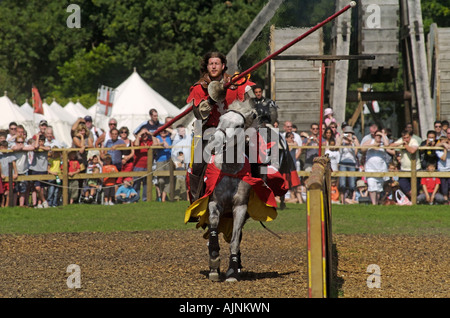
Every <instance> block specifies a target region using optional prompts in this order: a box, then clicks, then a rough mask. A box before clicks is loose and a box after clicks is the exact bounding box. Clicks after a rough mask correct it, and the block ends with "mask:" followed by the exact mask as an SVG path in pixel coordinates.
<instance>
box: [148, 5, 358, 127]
mask: <svg viewBox="0 0 450 318" xmlns="http://www.w3.org/2000/svg"><path fill="white" fill-rule="evenodd" d="M355 6H356V2H355V1H351V2H350V3H349V4H348V5H346V6H345V7H343V8H342V9H341V10H339V11H338V12H336V13H335V14H333V15H331V16H329V17H328V18H326V19H325V20H323V21H322V22H320V23H318V24H317V25H316V26H314V27H312V28H311V29H309V30H308V31H306V32H305V33H303V34H302V35H300V36H299V37H297V38H295V39H294V40H292V41H291V42H289V43H288V44H286V45H285V46H283V47H282V48H281V49H279V50H278V51H276V52H273V53H272V54H270V55H269V56H267V57H266V58H264V59H263V60H261V61H259V62H258V63H256V64H255V65H253V66H252V67H250V68H249V69H247V70H246V71H244V72H242V73H240V74H239V75H237V76H235V77H233V79H232V81H230V82H228V83H225V84H224V87H225V88H228V87H229V86H230V85H231V84H232V83H236V82H237V81H239V80H240V79H243V78H244V77H245V76H247V75H248V74H250V73H251V72H253V71H254V70H256V69H257V68H259V67H260V66H261V65H263V64H265V63H267V62H268V61H270V60H271V59H273V58H274V57H275V56H277V55H280V54H281V53H282V52H284V51H286V50H287V49H288V48H290V47H291V46H293V45H294V44H295V43H297V42H299V41H301V40H303V39H304V38H306V37H307V36H308V35H310V34H311V33H313V32H314V31H316V30H317V29H319V28H321V27H322V26H324V25H325V24H327V23H328V22H330V21H331V20H334V19H336V18H337V17H338V16H340V15H341V14H342V13H344V12H345V11H347V10H348V9H350V8H352V7H355ZM191 110H192V106H191V107H189V108H187V109H186V110H185V111H184V112H182V113H181V114H179V115H178V116H176V117H174V118H173V119H172V120H170V121H168V122H167V123H165V124H164V125H162V126H161V127H159V128H158V129H156V130H155V131H154V133H153V135H154V136H156V135H158V134H159V133H160V132H161V131H163V130H164V129H166V128H167V127H169V126H170V125H172V124H173V123H174V122H176V121H177V120H179V119H180V118H181V117H183V116H185V115H186V114H187V113H189V112H190V111H191ZM320 129H322V127H320Z"/></svg>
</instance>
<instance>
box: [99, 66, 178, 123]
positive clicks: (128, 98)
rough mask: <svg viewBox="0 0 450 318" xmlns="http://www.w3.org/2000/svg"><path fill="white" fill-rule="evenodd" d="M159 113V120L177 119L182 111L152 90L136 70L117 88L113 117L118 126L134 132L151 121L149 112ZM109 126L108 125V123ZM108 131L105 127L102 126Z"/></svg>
mask: <svg viewBox="0 0 450 318" xmlns="http://www.w3.org/2000/svg"><path fill="white" fill-rule="evenodd" d="M152 108H155V109H156V110H157V111H158V115H159V120H160V121H161V122H164V120H165V118H166V117H167V116H171V117H175V116H176V115H178V114H179V113H180V109H179V108H178V107H176V106H175V105H173V104H172V103H170V102H169V101H168V100H167V99H165V98H164V97H162V96H161V95H160V94H159V93H157V92H156V91H155V90H154V89H152V88H151V87H150V86H149V85H148V84H147V83H146V82H145V81H144V80H143V79H142V77H141V76H140V75H139V74H138V73H137V71H136V70H134V72H133V73H132V74H131V75H130V76H129V77H128V78H127V79H126V80H125V81H124V82H123V83H122V84H120V85H119V86H118V87H117V88H116V92H115V97H114V103H113V108H112V112H111V117H112V118H115V119H116V120H117V123H118V126H119V127H122V126H127V127H128V129H129V130H130V131H133V130H134V129H135V128H136V127H137V126H139V125H140V124H141V123H143V122H145V121H147V120H149V119H150V116H149V110H150V109H152ZM106 126H107V123H106ZM100 127H101V128H103V129H107V127H105V126H103V125H102V126H100ZM119 127H118V128H119Z"/></svg>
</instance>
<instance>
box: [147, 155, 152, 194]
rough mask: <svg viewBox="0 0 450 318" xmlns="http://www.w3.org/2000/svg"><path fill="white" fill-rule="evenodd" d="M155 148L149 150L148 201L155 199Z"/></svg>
mask: <svg viewBox="0 0 450 318" xmlns="http://www.w3.org/2000/svg"><path fill="white" fill-rule="evenodd" d="M152 171H153V148H148V151H147V176H146V178H147V201H148V202H151V201H153V182H152V179H153V173H152Z"/></svg>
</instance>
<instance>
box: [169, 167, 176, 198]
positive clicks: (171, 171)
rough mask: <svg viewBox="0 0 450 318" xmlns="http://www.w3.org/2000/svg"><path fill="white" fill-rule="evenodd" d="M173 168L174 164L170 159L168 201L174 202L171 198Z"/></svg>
mask: <svg viewBox="0 0 450 318" xmlns="http://www.w3.org/2000/svg"><path fill="white" fill-rule="evenodd" d="M174 168H175V164H174V163H173V160H172V159H169V201H170V202H173V201H175V200H174V199H173V197H174V196H175V179H174V175H173V171H174Z"/></svg>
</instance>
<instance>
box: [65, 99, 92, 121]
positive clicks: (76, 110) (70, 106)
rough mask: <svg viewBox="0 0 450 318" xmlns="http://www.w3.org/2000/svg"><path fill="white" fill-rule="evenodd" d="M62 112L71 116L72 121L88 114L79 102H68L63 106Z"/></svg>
mask: <svg viewBox="0 0 450 318" xmlns="http://www.w3.org/2000/svg"><path fill="white" fill-rule="evenodd" d="M64 110H65V111H66V113H68V114H70V115H71V116H73V121H75V120H76V119H77V118H79V117H85V116H86V115H89V114H88V110H87V109H86V108H85V107H84V106H83V105H82V104H81V103H80V102H79V101H77V102H76V103H74V102H72V101H70V102H68V103H67V104H66V106H64Z"/></svg>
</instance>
